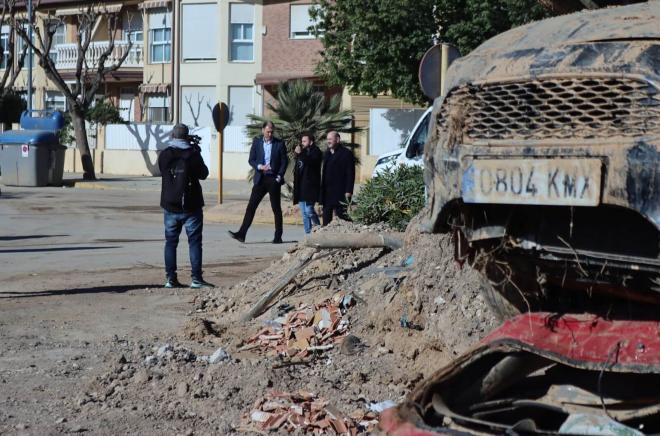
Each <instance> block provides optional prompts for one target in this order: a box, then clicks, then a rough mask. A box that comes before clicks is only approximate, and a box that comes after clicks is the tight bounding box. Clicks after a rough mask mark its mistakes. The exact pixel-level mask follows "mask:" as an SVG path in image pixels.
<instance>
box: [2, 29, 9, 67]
mask: <svg viewBox="0 0 660 436" xmlns="http://www.w3.org/2000/svg"><path fill="white" fill-rule="evenodd" d="M0 50H2V59H0V68H1V69H5V68H7V56H9V26H2V33H0Z"/></svg>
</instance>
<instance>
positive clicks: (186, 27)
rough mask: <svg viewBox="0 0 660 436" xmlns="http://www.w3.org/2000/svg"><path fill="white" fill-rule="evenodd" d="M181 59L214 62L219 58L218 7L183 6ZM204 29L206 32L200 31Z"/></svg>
mask: <svg viewBox="0 0 660 436" xmlns="http://www.w3.org/2000/svg"><path fill="white" fill-rule="evenodd" d="M181 26H182V32H181V37H182V38H183V41H182V42H181V46H182V50H181V56H182V57H181V59H182V60H183V61H184V62H199V61H213V60H216V59H217V57H218V5H217V4H184V5H182V24H181ZM200 29H204V31H203V32H202V31H200Z"/></svg>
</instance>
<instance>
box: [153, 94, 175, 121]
mask: <svg viewBox="0 0 660 436" xmlns="http://www.w3.org/2000/svg"><path fill="white" fill-rule="evenodd" d="M147 109H148V112H147V119H148V121H150V122H152V123H166V122H168V121H169V119H170V116H169V114H170V96H169V95H167V94H163V93H161V94H150V95H149V96H148V97H147Z"/></svg>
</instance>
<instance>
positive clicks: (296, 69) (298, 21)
mask: <svg viewBox="0 0 660 436" xmlns="http://www.w3.org/2000/svg"><path fill="white" fill-rule="evenodd" d="M312 7H314V5H313V2H312V1H311V0H294V1H282V0H264V2H263V16H264V18H263V22H264V36H263V54H262V57H263V60H262V70H261V72H260V73H259V74H257V77H256V83H257V84H258V85H260V87H262V89H263V96H264V99H263V101H264V105H265V104H266V103H268V102H270V101H272V100H273V99H274V98H275V96H276V92H277V86H278V85H279V83H280V82H283V81H288V80H295V79H304V80H311V81H313V82H314V83H315V84H316V86H317V87H318V89H319V90H321V91H323V92H324V93H325V94H326V95H327V96H332V95H335V94H341V95H342V106H343V107H344V108H346V109H352V110H353V111H354V114H355V116H354V123H355V126H356V127H359V128H360V129H362V130H361V131H360V132H359V133H357V134H354V135H353V136H352V137H350V138H344V139H345V140H346V141H349V142H352V143H355V144H358V145H359V147H358V151H357V153H359V157H360V162H361V165H360V167H359V168H358V171H357V177H358V179H360V180H365V179H367V178H369V177H370V176H371V173H372V170H373V167H374V166H375V164H376V160H377V158H378V156H377V154H378V150H380V149H381V148H382V147H375V146H373V144H371V142H372V141H371V140H370V139H371V138H372V137H373V135H372V134H371V133H372V132H371V131H370V129H371V127H372V124H374V123H375V121H377V119H376V117H380V116H383V115H385V116H393V117H396V118H397V119H402V118H404V117H405V115H413V114H414V113H416V112H413V111H417V112H420V108H419V107H416V106H414V105H410V104H406V103H404V102H402V101H401V100H398V99H395V98H392V97H389V96H378V97H376V98H372V97H371V96H360V95H352V94H351V93H350V92H349V91H348V90H347V89H344V88H342V87H329V86H327V85H326V84H325V83H324V82H323V80H322V79H321V78H320V77H319V76H318V75H317V74H316V65H317V64H318V62H319V61H320V59H321V54H320V52H321V50H322V49H323V44H322V43H321V41H319V40H318V39H317V38H316V37H315V36H314V35H313V33H312V32H311V31H310V29H309V28H310V27H311V26H313V25H314V23H313V21H312V18H311V17H310V14H309V10H310V8H312ZM264 110H266V109H265V107H264ZM401 115H404V117H402V116H401ZM408 118H410V117H408ZM414 121H415V120H414V119H413V121H412V122H411V123H408V124H410V126H409V127H410V128H412V127H413V125H414ZM403 133H404V132H403V131H402V132H399V131H397V130H396V128H394V129H393V135H392V136H393V137H397V136H401V134H403ZM398 141H399V140H398V139H397V140H395V142H398ZM379 145H380V144H379Z"/></svg>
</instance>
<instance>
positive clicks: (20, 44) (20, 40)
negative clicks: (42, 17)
mask: <svg viewBox="0 0 660 436" xmlns="http://www.w3.org/2000/svg"><path fill="white" fill-rule="evenodd" d="M21 25H22V26H23V29H24V30H25V33H28V31H29V28H30V25H29V24H28V23H27V22H22V23H21ZM34 38H35V41H36V36H35V37H34ZM15 40H16V46H15V47H16V51H15V52H14V57H15V58H16V59H18V58H20V56H21V53H23V47H25V46H26V45H27V44H26V43H25V41H23V38H21V37H19V36H18V35H16V36H15ZM37 47H38V44H37ZM29 57H30V48H29V47H28V49H27V52H26V55H25V61H24V62H23V68H24V69H26V68H27V67H28V63H29V60H28V59H29ZM32 65H33V66H35V67H36V65H37V63H36V62H35V54H34V53H33V54H32Z"/></svg>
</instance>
